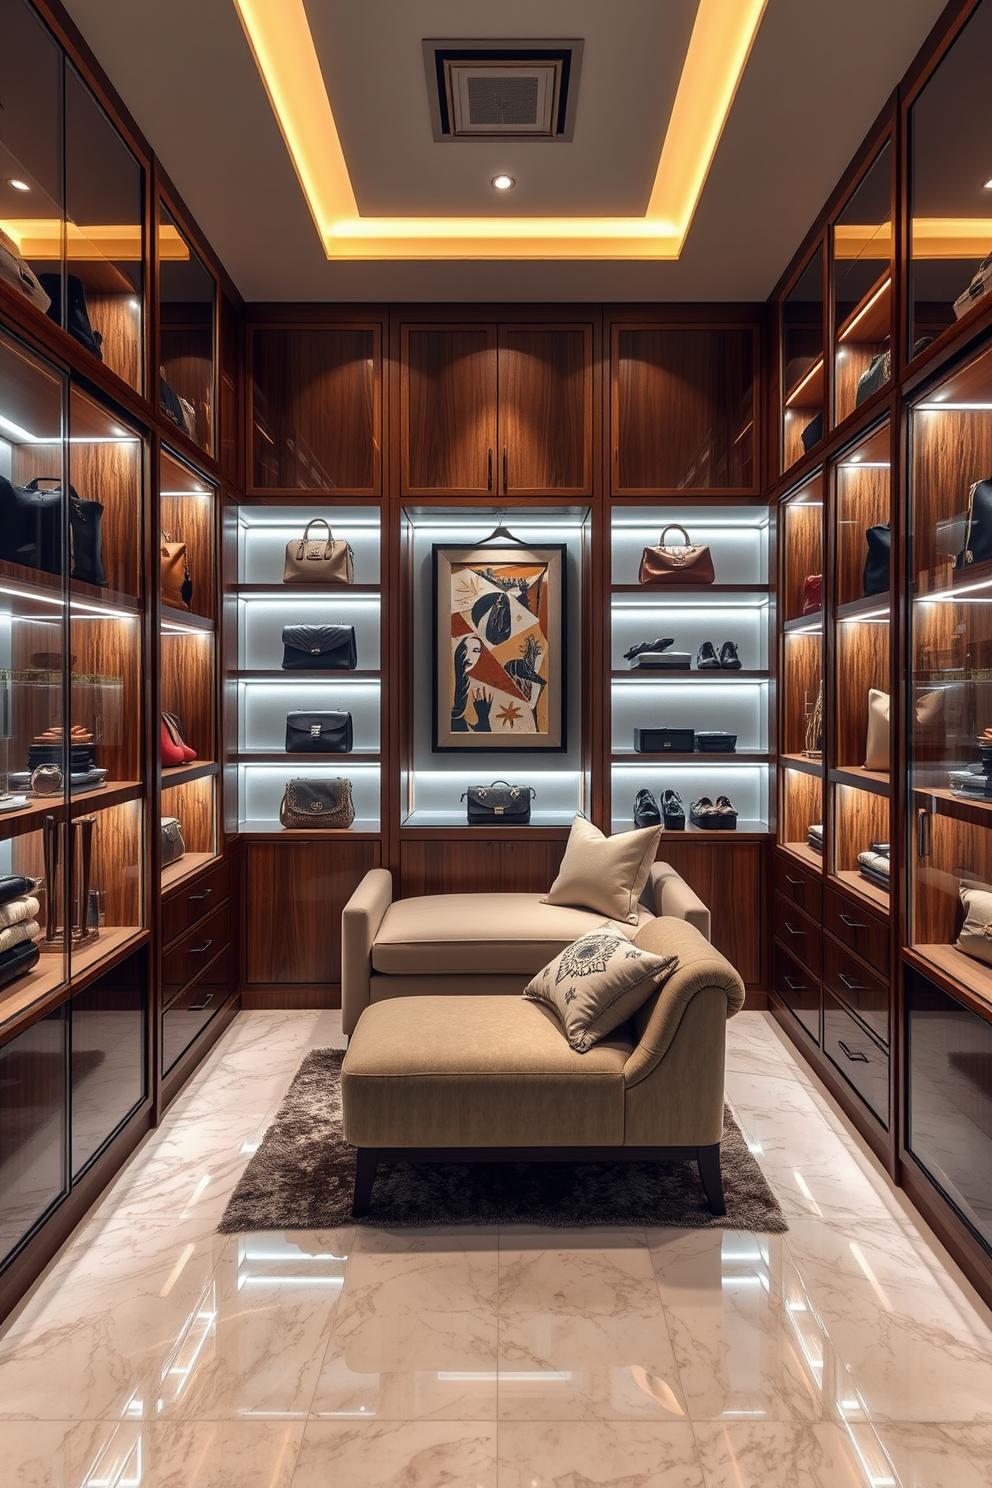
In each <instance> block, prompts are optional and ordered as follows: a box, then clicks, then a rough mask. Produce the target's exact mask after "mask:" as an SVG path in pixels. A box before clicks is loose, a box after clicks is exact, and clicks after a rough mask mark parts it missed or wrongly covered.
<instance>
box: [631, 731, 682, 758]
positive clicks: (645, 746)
mask: <svg viewBox="0 0 992 1488" xmlns="http://www.w3.org/2000/svg"><path fill="white" fill-rule="evenodd" d="M695 743H696V740H695V735H694V733H693V731H692V729H691V728H635V730H634V748H635V749H636V751H637V753H638V754H692V752H693V750H694V748H695Z"/></svg>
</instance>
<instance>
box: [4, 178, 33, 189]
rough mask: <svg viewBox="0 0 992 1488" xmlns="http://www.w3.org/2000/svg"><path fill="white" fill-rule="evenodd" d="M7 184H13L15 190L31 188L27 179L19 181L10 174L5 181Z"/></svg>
mask: <svg viewBox="0 0 992 1488" xmlns="http://www.w3.org/2000/svg"><path fill="white" fill-rule="evenodd" d="M7 185H8V186H13V188H14V190H15V191H30V190H31V187H30V186H29V185H28V183H27V181H19V180H18V179H17V177H16V176H11V178H10V180H9V181H8V182H7Z"/></svg>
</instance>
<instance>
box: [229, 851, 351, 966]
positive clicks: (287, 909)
mask: <svg viewBox="0 0 992 1488" xmlns="http://www.w3.org/2000/svg"><path fill="white" fill-rule="evenodd" d="M379 852H380V849H379V843H378V842H341V841H339V840H335V841H333V842H319V841H300V840H295V841H292V842H251V843H249V845H248V905H249V907H250V912H249V914H248V915H247V916H246V926H247V938H248V943H247V948H246V950H247V954H246V974H245V980H246V982H247V983H248V985H249V986H251V985H258V984H262V985H265V984H268V985H273V984H278V983H283V984H290V985H292V984H294V983H295V984H311V985H312V984H313V983H316V982H327V983H330V984H332V985H335V986H336V985H339V984H340V981H341V911H342V909H343V908H344V906H345V905H346V904H347V902H348V900H349V899H350V898H351V895H352V894H353V893H354V891H355V889H356V888H357V887H358V885H359V884H360V883H361V881H362V879H363V878H364V876H365V874H366V873H367V872H368V870H369V869H370V868H376V867H378V865H379Z"/></svg>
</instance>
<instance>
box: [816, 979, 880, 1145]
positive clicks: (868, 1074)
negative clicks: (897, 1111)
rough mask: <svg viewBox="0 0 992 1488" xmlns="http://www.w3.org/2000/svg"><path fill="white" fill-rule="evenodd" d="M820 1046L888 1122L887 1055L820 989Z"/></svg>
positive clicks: (871, 1106) (833, 999)
mask: <svg viewBox="0 0 992 1488" xmlns="http://www.w3.org/2000/svg"><path fill="white" fill-rule="evenodd" d="M823 1049H824V1052H825V1053H826V1054H828V1055H829V1056H830V1059H831V1061H832V1063H834V1064H835V1065H836V1066H837V1068H838V1069H839V1070H840V1072H841V1074H842V1075H843V1076H844V1079H845V1080H846V1081H847V1082H848V1084H849V1085H851V1086H853V1088H854V1089H855V1090H856V1091H857V1092H858V1094H859V1095H860V1097H861V1099H862V1100H863V1101H864V1103H865V1105H866V1106H868V1107H869V1109H870V1110H872V1111H874V1113H875V1115H876V1116H877V1117H878V1119H879V1121H881V1123H882V1125H883V1126H884V1127H888V1124H889V1056H888V1054H887V1053H886V1052H885V1050H884V1049H883V1048H882V1047H881V1045H880V1044H876V1042H875V1040H874V1039H873V1038H872V1037H871V1035H870V1034H868V1033H866V1032H865V1030H864V1029H863V1028H862V1027H861V1024H860V1023H859V1022H858V1021H857V1019H856V1018H853V1017H852V1016H851V1014H850V1013H849V1012H848V1011H847V1008H845V1007H842V1006H841V1004H840V1003H839V1002H838V1001H837V1000H836V998H834V997H831V995H830V993H829V992H827V991H826V990H824V993H823Z"/></svg>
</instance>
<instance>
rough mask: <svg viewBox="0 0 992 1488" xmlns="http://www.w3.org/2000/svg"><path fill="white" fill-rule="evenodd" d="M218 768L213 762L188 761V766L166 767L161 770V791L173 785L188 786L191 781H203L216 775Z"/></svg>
mask: <svg viewBox="0 0 992 1488" xmlns="http://www.w3.org/2000/svg"><path fill="white" fill-rule="evenodd" d="M219 769H220V766H219V765H218V764H217V763H216V761H214V760H190V762H189V764H188V765H167V766H165V767H163V769H162V789H163V790H168V789H169V788H170V787H171V786H174V785H188V784H189V782H190V781H191V780H204V779H205V778H206V777H207V776H208V775H216V774H217V773H218V771H219Z"/></svg>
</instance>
